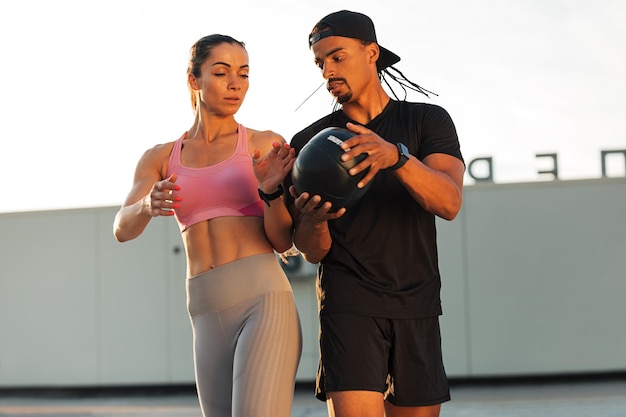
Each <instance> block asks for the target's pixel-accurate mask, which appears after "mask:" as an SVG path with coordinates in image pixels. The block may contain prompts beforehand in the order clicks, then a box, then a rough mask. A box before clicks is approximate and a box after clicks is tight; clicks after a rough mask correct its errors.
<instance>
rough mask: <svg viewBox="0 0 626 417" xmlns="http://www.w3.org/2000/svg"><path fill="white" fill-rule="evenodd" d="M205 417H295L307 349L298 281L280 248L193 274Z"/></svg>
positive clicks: (190, 291) (192, 312) (191, 303)
mask: <svg viewBox="0 0 626 417" xmlns="http://www.w3.org/2000/svg"><path fill="white" fill-rule="evenodd" d="M187 307H188V310H189V316H190V318H191V324H192V327H193V339H194V364H195V374H196V385H197V389H198V397H199V400H200V406H201V408H202V414H203V416H205V417H231V416H232V417H256V416H258V417H289V416H290V415H291V406H292V402H293V390H294V384H295V377H296V371H297V368H298V363H299V362H300V354H301V352H302V333H301V329H300V320H299V318H298V312H297V309H296V305H295V302H294V297H293V293H292V291H291V285H290V284H289V281H288V280H287V277H286V276H285V274H284V272H283V270H282V269H281V267H280V265H278V262H277V260H276V257H275V256H274V254H269V253H268V254H261V255H254V256H250V257H247V258H243V259H240V260H237V261H235V262H231V263H228V264H226V265H223V266H219V267H217V268H215V269H212V270H210V271H207V272H205V273H202V274H200V275H197V276H194V277H191V278H188V279H187Z"/></svg>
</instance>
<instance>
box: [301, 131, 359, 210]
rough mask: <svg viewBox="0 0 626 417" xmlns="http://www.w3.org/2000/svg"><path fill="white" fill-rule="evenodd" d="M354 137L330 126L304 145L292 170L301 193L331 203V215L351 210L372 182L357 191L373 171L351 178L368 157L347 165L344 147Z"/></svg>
mask: <svg viewBox="0 0 626 417" xmlns="http://www.w3.org/2000/svg"><path fill="white" fill-rule="evenodd" d="M352 136H355V133H353V132H351V131H349V130H348V129H343V128H339V127H328V128H326V129H324V130H322V131H320V132H319V133H317V134H316V135H315V136H313V137H312V138H311V140H309V142H308V143H307V144H306V145H304V147H303V148H302V149H301V150H300V153H299V154H298V157H297V158H296V162H295V163H294V165H293V169H292V171H291V179H292V181H293V185H294V187H295V188H296V191H297V192H298V194H301V193H303V192H307V193H309V194H310V195H311V196H313V195H319V196H320V197H322V202H325V201H330V202H331V203H332V207H331V209H330V212H335V211H337V210H339V209H340V208H341V207H349V206H351V205H352V204H354V203H356V202H357V201H358V200H359V199H360V198H361V197H363V195H365V193H366V192H367V189H368V188H369V185H370V183H368V184H367V185H366V186H365V187H363V188H357V186H356V185H357V184H358V183H359V181H361V179H363V177H365V175H366V174H367V172H368V171H369V168H368V169H366V170H364V171H361V172H359V173H358V174H357V175H350V174H349V173H348V170H349V169H351V168H352V167H354V166H355V165H357V164H358V163H359V162H361V161H362V160H363V159H365V158H366V157H367V154H364V153H363V154H361V155H358V156H357V157H355V158H353V159H351V160H349V161H346V162H344V161H342V160H341V155H343V154H344V150H343V149H341V144H342V143H343V141H345V140H347V139H349V138H351V137H352Z"/></svg>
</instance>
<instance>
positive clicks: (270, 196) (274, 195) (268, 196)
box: [259, 184, 283, 207]
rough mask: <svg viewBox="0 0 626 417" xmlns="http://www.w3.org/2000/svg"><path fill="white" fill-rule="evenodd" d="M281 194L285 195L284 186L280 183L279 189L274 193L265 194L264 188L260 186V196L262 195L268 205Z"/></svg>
mask: <svg viewBox="0 0 626 417" xmlns="http://www.w3.org/2000/svg"><path fill="white" fill-rule="evenodd" d="M281 195H283V186H282V185H280V184H279V185H278V190H276V191H274V192H273V193H272V194H265V193H264V192H263V190H261V189H260V188H259V197H261V200H263V201H264V202H265V205H266V206H268V207H269V206H270V201H272V200H276V199H277V198H278V197H280V196H281Z"/></svg>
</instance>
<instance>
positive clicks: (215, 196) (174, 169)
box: [167, 125, 263, 232]
mask: <svg viewBox="0 0 626 417" xmlns="http://www.w3.org/2000/svg"><path fill="white" fill-rule="evenodd" d="M186 136H187V133H186V132H185V133H184V134H183V135H182V136H181V137H180V138H179V139H178V140H177V141H176V142H174V148H173V149H172V153H171V155H170V159H169V163H168V167H167V176H168V177H169V176H170V175H172V174H174V173H175V174H176V176H177V179H176V184H178V185H179V186H180V191H175V192H174V195H179V196H181V197H182V199H183V200H182V201H181V203H180V207H179V208H177V209H175V210H174V212H175V215H176V220H177V221H178V225H179V227H180V231H181V232H183V231H185V230H187V229H188V228H189V227H190V226H192V225H194V224H196V223H199V222H201V221H204V220H209V219H213V218H216V217H223V216H257V217H263V202H262V201H261V199H260V198H259V194H258V191H257V187H258V182H257V179H256V177H255V175H254V171H253V169H252V158H251V157H250V154H249V153H248V134H247V132H246V128H245V127H244V126H242V125H239V128H238V135H237V147H236V148H235V153H234V154H233V155H231V156H230V157H229V158H227V159H225V160H224V161H221V162H219V163H217V164H215V165H211V166H208V167H202V168H191V167H186V166H183V165H182V164H181V162H180V156H181V149H182V145H183V139H185V137H186Z"/></svg>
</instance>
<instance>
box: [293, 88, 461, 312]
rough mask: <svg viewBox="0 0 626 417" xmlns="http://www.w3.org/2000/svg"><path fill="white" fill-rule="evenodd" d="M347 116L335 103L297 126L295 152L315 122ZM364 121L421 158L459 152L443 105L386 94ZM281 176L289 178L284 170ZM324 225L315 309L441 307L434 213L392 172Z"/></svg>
mask: <svg viewBox="0 0 626 417" xmlns="http://www.w3.org/2000/svg"><path fill="white" fill-rule="evenodd" d="M349 121H351V120H350V119H348V117H347V116H346V115H345V113H344V112H343V111H342V110H338V111H335V112H333V113H331V114H329V115H327V116H325V117H323V118H322V119H320V120H318V121H316V122H315V123H313V124H312V125H310V126H309V127H307V128H306V129H304V130H302V131H301V132H299V133H297V134H296V135H295V136H294V137H293V139H292V140H291V146H293V147H294V148H295V149H296V152H299V151H300V149H302V147H303V146H304V145H305V144H306V143H307V142H308V141H309V140H310V139H311V138H312V137H313V136H314V135H315V134H316V133H317V132H319V131H320V130H322V129H324V128H326V127H330V126H336V127H345V126H346V123H347V122H349ZM366 127H367V128H368V129H371V130H373V131H374V132H376V133H377V134H378V135H379V136H381V137H382V138H385V140H387V141H389V142H392V143H396V142H403V143H404V144H405V145H407V147H408V148H409V151H410V152H411V154H412V155H414V156H416V157H417V158H418V159H419V160H423V159H424V158H425V157H426V156H428V155H430V154H433V153H444V154H448V155H452V156H454V157H457V158H459V159H460V160H461V161H462V160H463V157H462V155H461V150H460V146H459V142H458V137H457V134H456V129H455V127H454V123H453V122H452V119H451V118H450V116H449V114H448V113H447V112H446V110H444V109H443V108H442V107H439V106H436V105H430V104H425V103H410V102H405V101H395V100H391V101H390V102H389V104H388V105H387V106H386V107H385V109H384V110H383V112H382V113H381V114H379V115H378V116H377V117H376V118H374V120H372V121H371V122H370V123H368V124H367V125H366ZM286 182H287V184H286V185H287V186H289V185H291V177H290V176H289V175H288V176H287V178H286ZM289 203H290V204H292V203H293V200H292V199H291V200H290V202H289ZM328 225H329V229H330V234H331V237H332V246H331V248H330V251H329V252H328V254H327V255H326V256H325V257H324V259H322V261H321V262H320V267H319V269H318V277H317V291H318V297H319V303H320V313H321V314H323V313H325V312H332V313H353V314H360V315H366V316H373V317H387V318H421V317H432V316H437V315H440V314H441V301H440V288H441V280H440V276H439V266H438V257H437V242H436V240H437V236H436V230H435V216H434V215H433V214H431V213H429V212H427V211H426V210H425V209H424V208H422V207H421V206H420V205H419V204H418V203H417V202H416V201H415V200H414V199H413V198H412V197H411V196H410V195H409V193H408V192H407V190H406V189H405V188H404V186H403V185H402V184H401V183H400V182H399V181H398V179H397V178H396V177H395V175H394V174H393V173H392V172H389V171H385V170H382V171H379V172H378V173H377V174H376V177H375V178H374V179H373V181H372V184H371V185H370V187H369V190H368V191H367V193H366V194H365V196H364V197H363V198H362V199H361V200H360V201H359V202H358V203H357V204H356V205H355V206H353V207H351V208H349V209H348V210H347V211H346V213H345V214H344V215H343V216H342V217H340V218H338V219H336V220H331V221H329V222H328Z"/></svg>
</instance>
